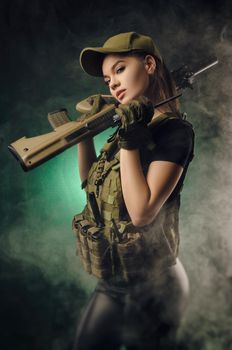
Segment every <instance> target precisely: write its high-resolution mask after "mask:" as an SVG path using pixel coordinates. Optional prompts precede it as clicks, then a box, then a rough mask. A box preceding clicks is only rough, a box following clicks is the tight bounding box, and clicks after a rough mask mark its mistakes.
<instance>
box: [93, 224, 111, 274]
mask: <svg viewBox="0 0 232 350" xmlns="http://www.w3.org/2000/svg"><path fill="white" fill-rule="evenodd" d="M87 239H88V247H89V256H90V261H91V269H92V274H93V275H94V276H95V277H97V278H101V279H108V278H109V277H111V276H112V270H111V256H110V245H109V243H108V241H107V240H106V238H105V237H104V235H103V233H102V232H101V229H99V228H97V227H91V228H89V230H88V238H87Z"/></svg>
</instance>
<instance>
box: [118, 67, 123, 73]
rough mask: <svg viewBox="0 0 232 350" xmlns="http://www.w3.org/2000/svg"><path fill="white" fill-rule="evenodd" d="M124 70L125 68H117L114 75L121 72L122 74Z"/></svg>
mask: <svg viewBox="0 0 232 350" xmlns="http://www.w3.org/2000/svg"><path fill="white" fill-rule="evenodd" d="M124 68H125V67H119V68H117V69H116V73H121V72H123V71H124Z"/></svg>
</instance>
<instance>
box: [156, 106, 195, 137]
mask: <svg viewBox="0 0 232 350" xmlns="http://www.w3.org/2000/svg"><path fill="white" fill-rule="evenodd" d="M151 132H152V134H153V135H154V136H155V137H156V138H160V139H163V137H164V136H165V135H167V136H168V135H170V134H171V135H172V136H174V135H175V134H176V136H178V135H179V136H180V135H181V134H182V135H183V134H186V136H188V137H190V138H192V137H193V136H194V129H193V125H192V124H191V123H190V122H189V121H188V120H186V116H185V115H183V114H175V113H172V112H168V113H165V114H162V115H159V116H158V117H157V118H155V119H154V120H153V122H152V124H151Z"/></svg>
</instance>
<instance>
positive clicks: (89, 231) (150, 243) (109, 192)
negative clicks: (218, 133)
mask: <svg viewBox="0 0 232 350" xmlns="http://www.w3.org/2000/svg"><path fill="white" fill-rule="evenodd" d="M173 118H177V117H176V116H173V115H171V116H170V114H162V115H160V116H159V117H157V118H156V119H155V120H154V122H152V126H151V127H155V128H158V127H159V126H160V125H161V124H162V123H164V122H165V121H166V120H168V119H173ZM178 118H179V117H178ZM190 125H191V124H190ZM154 146H155V145H154ZM146 154H147V152H146ZM140 159H141V164H142V167H143V172H144V176H146V173H147V169H148V166H149V163H150V162H149V159H147V158H144V157H143V149H141V150H140ZM85 190H86V194H87V204H86V206H85V208H84V210H83V211H82V213H80V214H77V215H75V216H74V219H73V231H74V232H75V234H76V237H77V254H78V255H79V257H80V258H81V261H82V264H83V266H84V269H85V270H86V271H87V272H88V273H90V274H93V275H94V276H96V277H98V278H101V279H114V278H115V279H119V280H122V281H127V282H128V281H133V280H136V278H138V276H139V277H140V278H141V277H143V278H146V275H147V273H148V271H149V270H152V269H154V268H160V267H161V266H170V265H173V264H175V261H176V257H177V255H178V248H179V222H178V217H179V215H178V214H179V207H180V194H178V195H177V196H176V197H175V198H174V199H173V200H171V201H168V200H167V201H166V203H165V204H164V205H163V206H162V208H161V210H160V211H159V213H158V215H157V216H156V218H155V220H154V221H153V222H152V223H151V224H149V225H147V226H144V227H139V228H138V227H135V226H134V225H133V224H132V222H131V220H130V217H129V215H128V212H127V209H126V206H125V203H124V200H123V194H122V188H121V180H120V159H119V151H118V149H117V140H114V141H111V142H108V143H107V144H105V145H104V147H103V148H102V150H101V151H100V155H99V157H98V159H97V161H95V162H94V163H93V164H92V167H91V169H90V171H89V174H88V178H87V184H86V188H85Z"/></svg>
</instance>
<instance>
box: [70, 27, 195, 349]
mask: <svg viewBox="0 0 232 350" xmlns="http://www.w3.org/2000/svg"><path fill="white" fill-rule="evenodd" d="M80 63H81V66H82V68H83V69H84V71H85V72H87V73H88V74H90V75H93V76H99V77H103V79H104V81H105V83H106V84H107V86H108V87H109V91H110V94H111V95H112V98H113V99H112V98H111V99H109V100H108V99H105V98H103V97H101V96H100V95H95V96H93V97H92V98H90V99H89V102H90V103H91V104H92V106H93V107H92V110H91V112H90V114H88V117H89V116H91V115H93V114H95V113H97V112H98V111H100V110H101V109H102V108H105V107H106V106H107V104H108V103H112V101H113V102H114V103H115V105H116V107H117V108H116V109H115V111H116V113H117V114H118V115H119V116H120V119H121V124H120V127H119V128H118V129H117V130H116V131H115V133H114V135H112V137H111V138H110V139H109V140H108V142H107V143H106V145H104V147H103V149H102V151H101V153H100V155H99V157H98V158H97V157H96V153H95V149H94V145H93V140H92V139H88V140H85V141H83V142H81V143H79V145H78V162H79V172H80V177H81V180H82V183H83V185H82V187H83V188H85V190H86V193H87V205H86V207H85V209H84V211H83V212H82V213H81V214H78V215H76V216H75V217H74V221H73V227H74V231H75V232H76V234H77V244H78V252H79V255H80V257H81V260H82V262H83V265H84V267H85V269H86V271H88V272H90V273H92V274H93V275H95V276H97V277H98V278H99V282H98V285H97V287H96V289H95V291H94V293H93V295H92V297H91V300H90V301H89V304H88V307H87V308H86V310H85V312H84V314H83V315H82V318H81V321H80V323H79V326H78V331H77V335H76V340H75V345H74V349H75V350H77V349H78V350H81V349H86V350H87V349H88V350H90V349H107V350H110V349H119V348H120V346H121V345H122V344H124V345H125V346H126V348H127V349H128V350H130V349H131V350H132V349H168V348H169V347H170V348H171V349H173V346H174V340H175V334H176V331H177V329H178V326H179V324H180V321H181V317H182V315H183V311H184V308H185V305H186V300H187V295H188V279H187V276H186V273H185V270H184V268H183V266H182V264H181V262H180V261H179V259H178V258H177V255H178V247H179V231H178V210H179V206H180V191H181V189H182V185H183V180H184V178H185V175H186V171H187V168H188V165H189V162H190V161H191V160H192V158H193V147H194V133H193V130H192V127H191V124H190V123H188V122H187V121H185V120H183V119H182V115H181V114H180V112H179V104H178V101H177V100H173V101H172V102H170V103H168V104H165V105H163V106H162V107H160V108H158V109H157V110H154V108H153V104H155V103H157V102H160V101H162V100H164V99H166V98H168V97H170V96H173V95H175V94H176V89H175V84H174V82H173V80H172V78H171V75H170V73H169V72H168V70H167V68H166V66H165V64H164V62H163V59H162V57H161V55H160V52H159V50H158V48H157V47H156V46H155V44H154V42H153V40H152V39H151V38H150V37H148V36H144V35H140V34H138V33H135V32H129V33H121V34H118V35H116V36H113V37H111V38H109V39H108V40H107V41H106V42H105V43H104V45H103V47H100V48H86V49H84V50H83V51H82V52H81V55H80ZM82 118H86V116H83V117H82ZM148 124H149V127H148Z"/></svg>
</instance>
